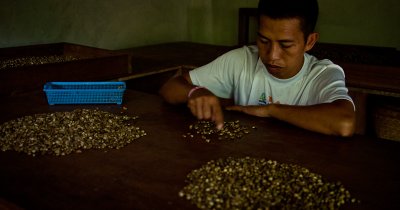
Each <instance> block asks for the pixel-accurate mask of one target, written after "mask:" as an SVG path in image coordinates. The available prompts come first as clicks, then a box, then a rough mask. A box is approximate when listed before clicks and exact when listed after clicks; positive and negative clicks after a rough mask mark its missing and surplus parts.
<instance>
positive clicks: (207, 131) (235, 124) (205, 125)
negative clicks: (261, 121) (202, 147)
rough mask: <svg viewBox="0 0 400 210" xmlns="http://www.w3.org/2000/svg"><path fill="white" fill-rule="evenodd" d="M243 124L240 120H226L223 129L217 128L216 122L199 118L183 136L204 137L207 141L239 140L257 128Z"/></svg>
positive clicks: (190, 137)
mask: <svg viewBox="0 0 400 210" xmlns="http://www.w3.org/2000/svg"><path fill="white" fill-rule="evenodd" d="M255 128H256V127H255V126H253V127H251V128H249V127H247V126H244V125H241V124H240V121H239V120H236V121H229V122H224V127H223V129H221V130H218V129H216V127H215V124H214V123H213V122H211V121H206V120H199V121H197V122H196V123H194V124H191V125H189V132H187V133H186V134H183V135H182V137H183V138H189V139H202V140H205V141H206V142H210V141H211V140H214V139H218V140H238V139H241V138H243V137H244V136H245V135H247V134H249V133H250V131H251V129H255Z"/></svg>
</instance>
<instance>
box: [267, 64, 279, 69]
mask: <svg viewBox="0 0 400 210" xmlns="http://www.w3.org/2000/svg"><path fill="white" fill-rule="evenodd" d="M281 68H282V67H281V66H277V65H271V64H267V69H269V70H279V69H281Z"/></svg>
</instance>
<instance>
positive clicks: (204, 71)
mask: <svg viewBox="0 0 400 210" xmlns="http://www.w3.org/2000/svg"><path fill="white" fill-rule="evenodd" d="M243 65H244V52H243V48H238V49H234V50H232V51H229V52H227V53H225V54H223V55H221V56H219V57H218V58H216V59H215V60H214V61H212V62H210V63H208V64H206V65H204V66H201V67H199V68H196V69H193V70H191V71H190V72H189V75H190V79H191V80H192V83H193V84H194V85H198V86H203V87H206V88H207V89H209V90H210V91H211V92H212V93H214V94H215V95H216V96H218V97H221V98H232V97H233V86H234V82H235V79H236V78H237V75H238V74H239V73H240V72H239V71H240V70H241V69H242V68H243Z"/></svg>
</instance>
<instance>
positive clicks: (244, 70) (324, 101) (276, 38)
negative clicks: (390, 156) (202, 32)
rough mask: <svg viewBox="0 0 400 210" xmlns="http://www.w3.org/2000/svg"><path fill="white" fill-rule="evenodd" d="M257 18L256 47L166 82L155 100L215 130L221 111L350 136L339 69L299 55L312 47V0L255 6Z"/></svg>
mask: <svg viewBox="0 0 400 210" xmlns="http://www.w3.org/2000/svg"><path fill="white" fill-rule="evenodd" d="M258 11H259V16H258V18H259V27H258V38H257V46H244V47H243V48H239V49H235V50H232V51H230V52H228V53H226V54H224V55H222V56H220V57H218V58H217V59H216V60H214V61H213V62H211V63H209V64H207V65H205V66H202V67H200V68H197V69H194V70H192V71H190V72H189V73H186V74H183V75H182V76H177V77H174V78H172V79H170V80H169V81H168V82H167V83H166V84H164V86H163V87H161V89H160V94H161V95H162V96H163V97H164V99H165V100H166V101H167V102H169V103H172V104H178V103H187V104H188V107H189V108H190V110H191V112H192V113H193V115H195V116H196V117H197V118H198V119H202V120H212V121H214V122H215V124H216V126H217V128H218V129H221V128H222V127H223V122H224V121H223V111H222V108H221V107H225V108H226V109H227V110H235V111H241V112H244V113H247V114H250V115H255V116H259V117H273V118H276V119H279V120H282V121H286V122H288V123H291V124H293V125H296V126H299V127H301V128H304V129H308V130H312V131H316V132H320V133H324V134H331V135H340V136H351V135H352V134H353V133H354V128H355V111H354V104H353V101H352V99H351V98H350V96H349V95H348V93H347V88H346V86H345V80H344V72H343V70H342V68H341V67H339V66H337V65H335V64H333V63H332V62H331V61H329V60H318V59H317V58H315V57H313V56H311V55H309V54H307V53H306V52H307V51H309V50H310V49H311V48H312V47H313V46H314V44H315V43H316V41H317V40H318V34H317V33H316V32H314V28H315V25H316V22H317V17H318V2H317V0H260V1H259V4H258ZM232 101H233V102H234V104H235V105H233V106H232V104H231V103H230V102H232Z"/></svg>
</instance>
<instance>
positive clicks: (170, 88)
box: [159, 76, 193, 104]
mask: <svg viewBox="0 0 400 210" xmlns="http://www.w3.org/2000/svg"><path fill="white" fill-rule="evenodd" d="M192 87H193V85H192V84H190V83H189V82H188V81H187V80H186V79H185V78H184V77H183V76H177V77H174V78H171V79H170V80H168V81H167V82H166V83H165V84H164V85H163V86H162V87H161V89H160V91H159V93H160V95H161V96H162V97H163V98H164V99H165V101H167V102H168V103H171V104H179V103H186V102H187V94H188V92H189V91H190V89H191V88H192Z"/></svg>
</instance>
